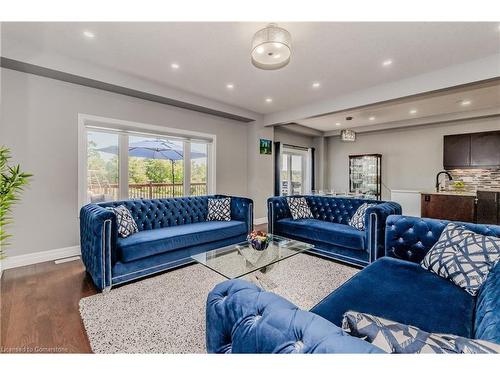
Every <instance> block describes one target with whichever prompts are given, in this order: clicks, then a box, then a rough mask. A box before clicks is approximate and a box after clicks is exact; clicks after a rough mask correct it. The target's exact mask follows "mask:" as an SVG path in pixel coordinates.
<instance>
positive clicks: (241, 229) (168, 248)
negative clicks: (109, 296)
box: [80, 195, 253, 290]
mask: <svg viewBox="0 0 500 375" xmlns="http://www.w3.org/2000/svg"><path fill="white" fill-rule="evenodd" d="M210 197H215V198H220V197H225V196H221V195H216V196H202V197H183V198H169V199H149V200H146V199H139V200H127V201H117V202H106V203H99V204H88V205H86V206H84V207H82V208H81V210H80V245H81V253H82V260H83V263H84V264H85V267H86V270H87V272H88V273H89V274H90V276H91V277H92V280H93V282H94V284H95V286H96V287H97V289H98V290H109V289H110V288H111V286H113V285H118V284H122V283H124V282H128V281H131V280H135V279H138V278H141V277H144V276H148V275H151V274H154V273H157V272H161V271H165V270H167V269H171V268H174V267H177V266H181V265H184V264H188V263H192V262H193V260H192V259H191V255H194V254H198V253H201V252H205V251H209V250H213V249H216V248H219V247H223V246H227V245H231V244H234V243H238V242H242V241H245V239H246V236H247V234H248V232H249V231H251V230H252V228H253V202H252V200H251V199H247V198H240V197H231V221H206V219H207V214H208V198H210ZM119 205H124V206H125V207H127V208H128V209H129V210H130V212H131V214H132V217H133V218H134V220H135V222H136V224H137V226H138V228H139V232H138V233H134V234H132V235H130V236H129V237H127V238H121V237H119V236H118V230H117V224H116V217H115V214H114V213H113V212H112V211H110V210H108V209H106V207H116V206H119Z"/></svg>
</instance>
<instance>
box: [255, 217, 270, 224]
mask: <svg viewBox="0 0 500 375" xmlns="http://www.w3.org/2000/svg"><path fill="white" fill-rule="evenodd" d="M253 224H254V225H260V224H267V217H258V218H257V219H254V221H253Z"/></svg>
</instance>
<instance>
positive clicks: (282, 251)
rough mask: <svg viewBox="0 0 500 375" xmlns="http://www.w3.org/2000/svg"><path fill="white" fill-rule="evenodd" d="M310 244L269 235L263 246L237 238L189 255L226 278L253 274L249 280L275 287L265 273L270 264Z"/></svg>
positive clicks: (260, 284)
mask: <svg viewBox="0 0 500 375" xmlns="http://www.w3.org/2000/svg"><path fill="white" fill-rule="evenodd" d="M313 247H314V246H313V245H311V244H308V243H305V242H301V241H296V240H291V239H289V238H285V237H281V236H275V235H271V242H270V243H269V246H268V247H267V249H266V250H262V251H258V250H254V249H253V248H252V246H251V245H250V244H249V243H248V242H240V243H237V244H235V245H229V246H225V247H221V248H219V249H215V250H210V251H207V252H205V253H200V254H196V255H192V256H191V258H192V259H194V260H195V261H197V262H198V263H200V264H203V265H204V266H206V267H208V268H210V269H211V270H213V271H215V272H217V273H218V274H220V275H222V276H224V277H225V278H227V279H237V278H239V277H242V276H245V275H248V274H252V275H250V279H251V281H253V282H255V283H256V284H258V285H259V286H262V287H263V288H264V289H274V288H275V287H276V286H277V285H276V284H275V283H274V282H273V281H272V280H271V278H270V277H269V276H268V275H266V273H267V272H268V271H269V270H270V269H271V268H272V267H271V266H272V265H273V264H275V263H277V262H281V261H282V260H285V259H287V258H290V257H292V256H294V255H297V254H300V253H302V252H304V251H306V250H309V249H312V248H313Z"/></svg>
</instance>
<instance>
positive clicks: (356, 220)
mask: <svg viewBox="0 0 500 375" xmlns="http://www.w3.org/2000/svg"><path fill="white" fill-rule="evenodd" d="M373 206H375V204H374V203H371V204H369V203H363V204H362V205H361V206H359V207H358V209H357V210H356V212H355V213H354V215H352V217H351V218H350V219H349V225H350V226H351V227H354V228H356V229H357V230H365V215H366V210H367V209H368V207H373Z"/></svg>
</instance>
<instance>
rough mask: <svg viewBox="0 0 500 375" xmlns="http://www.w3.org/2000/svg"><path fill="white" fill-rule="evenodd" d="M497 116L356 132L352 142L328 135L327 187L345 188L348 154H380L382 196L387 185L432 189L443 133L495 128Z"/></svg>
mask: <svg viewBox="0 0 500 375" xmlns="http://www.w3.org/2000/svg"><path fill="white" fill-rule="evenodd" d="M499 129H500V118H498V117H496V118H490V119H481V120H473V121H466V122H465V121H464V122H453V123H447V124H433V125H427V126H421V127H414V128H402V129H389V130H384V131H379V132H373V133H358V134H357V137H356V142H341V141H340V138H339V137H330V138H329V139H328V175H329V177H328V184H329V186H328V187H327V188H334V189H335V190H337V191H347V190H348V188H349V158H348V157H349V155H355V154H369V153H380V154H382V182H383V184H384V185H385V187H382V197H383V199H389V198H390V191H389V190H388V189H409V190H433V189H434V184H435V176H436V173H437V172H439V171H440V170H442V169H443V135H446V134H458V133H471V132H480V131H488V130H499Z"/></svg>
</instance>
